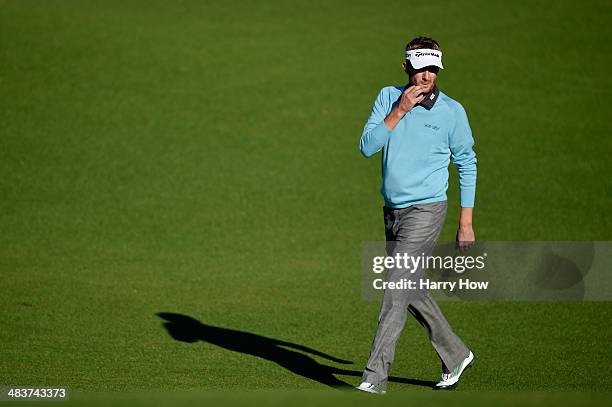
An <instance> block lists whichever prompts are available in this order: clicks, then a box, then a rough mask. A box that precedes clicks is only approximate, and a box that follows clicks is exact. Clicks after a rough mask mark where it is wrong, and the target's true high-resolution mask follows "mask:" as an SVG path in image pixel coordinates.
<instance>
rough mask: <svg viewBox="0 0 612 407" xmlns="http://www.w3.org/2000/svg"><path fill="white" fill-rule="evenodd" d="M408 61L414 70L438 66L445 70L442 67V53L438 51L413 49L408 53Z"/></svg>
mask: <svg viewBox="0 0 612 407" xmlns="http://www.w3.org/2000/svg"><path fill="white" fill-rule="evenodd" d="M406 59H407V60H409V61H410V64H411V65H412V66H413V67H414V69H421V68H423V67H426V66H437V67H438V68H440V69H444V67H443V66H442V51H438V50H437V49H411V50H410V51H406Z"/></svg>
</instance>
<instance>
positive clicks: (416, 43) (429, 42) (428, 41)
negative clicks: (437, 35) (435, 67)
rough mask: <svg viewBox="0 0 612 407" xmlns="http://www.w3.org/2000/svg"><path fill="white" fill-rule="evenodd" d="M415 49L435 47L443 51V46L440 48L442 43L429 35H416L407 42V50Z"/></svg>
mask: <svg viewBox="0 0 612 407" xmlns="http://www.w3.org/2000/svg"><path fill="white" fill-rule="evenodd" d="M413 49H435V50H438V51H442V48H440V44H438V41H436V40H434V39H433V38H429V37H416V38H413V39H412V40H410V42H409V43H408V44H406V51H410V50H413Z"/></svg>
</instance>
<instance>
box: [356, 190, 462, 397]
mask: <svg viewBox="0 0 612 407" xmlns="http://www.w3.org/2000/svg"><path fill="white" fill-rule="evenodd" d="M446 208H447V203H446V201H442V202H434V203H430V204H422V205H413V206H409V207H408V208H402V209H392V208H387V207H385V208H384V218H385V237H386V240H387V255H388V256H395V254H396V253H402V254H403V253H407V254H408V255H410V256H423V255H424V256H429V255H430V254H431V253H432V251H433V249H434V247H435V245H436V242H437V240H438V237H439V235H440V230H441V229H442V225H443V224H444V218H445V217H446ZM424 273H425V271H424V269H423V268H420V269H419V270H417V271H416V272H414V273H410V272H409V271H408V270H406V269H397V268H394V269H391V270H388V271H387V276H386V281H389V282H391V281H401V279H403V278H406V279H411V280H415V279H416V280H418V279H420V278H421V277H422V276H424ZM408 312H410V314H412V316H413V317H414V318H416V320H417V321H418V322H419V323H420V324H421V325H422V326H423V328H425V330H426V331H427V334H428V335H429V339H430V340H431V344H432V345H433V347H434V349H435V350H436V352H437V353H438V356H439V357H440V360H441V361H442V369H443V370H445V371H447V372H448V371H450V370H452V369H453V368H454V367H455V366H457V365H458V364H459V363H460V362H462V361H463V360H464V359H465V358H466V357H467V356H468V354H469V350H468V348H467V347H466V346H465V344H464V343H463V342H462V341H461V339H459V337H458V336H457V335H456V334H455V333H454V332H453V330H452V329H451V327H450V325H449V324H448V322H447V321H446V318H444V315H443V314H442V311H441V310H440V308H439V307H438V304H437V303H436V301H435V300H434V299H433V298H432V297H431V295H430V294H429V292H428V291H427V290H421V291H417V292H415V291H411V290H403V289H386V290H385V292H384V295H383V301H382V306H381V310H380V315H379V318H378V329H377V331H376V336H375V338H374V342H373V343H372V348H371V351H370V357H369V359H368V363H367V365H366V368H365V371H364V373H363V381H364V382H368V383H373V384H378V385H380V386H381V387H382V388H383V389H385V388H386V386H387V378H388V376H389V371H390V370H391V366H392V364H393V358H394V355H395V347H396V345H397V341H398V339H399V337H400V334H401V332H402V329H403V328H404V323H405V322H406V317H407V316H408Z"/></svg>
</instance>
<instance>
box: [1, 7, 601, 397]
mask: <svg viewBox="0 0 612 407" xmlns="http://www.w3.org/2000/svg"><path fill="white" fill-rule="evenodd" d="M611 12H612V5H611V4H610V2H606V1H585V2H567V1H557V2H553V1H534V2H531V1H529V2H528V1H524V2H514V3H511V4H509V3H508V4H507V3H504V2H491V1H473V2H451V1H447V2H429V3H427V2H424V3H423V2H422V3H418V4H408V3H406V2H400V1H395V2H387V3H385V4H384V5H383V4H382V3H381V4H377V3H373V2H371V1H368V2H366V1H359V2H354V1H351V2H349V1H333V2H325V1H314V2H301V3H299V2H290V1H274V2H273V1H267V2H246V1H238V2H225V1H207V2H197V1H183V2H178V1H177V2H170V3H168V2H161V1H147V2H145V1H139V2H135V1H132V2H127V3H126V2H119V1H105V2H98V3H90V2H78V1H74V2H72V1H5V0H2V1H0V38H2V41H1V45H0V89H2V91H1V95H2V98H0V138H1V141H2V144H1V147H0V171H1V174H2V177H1V179H0V231H1V233H0V276H1V277H2V286H1V294H0V310H1V312H0V324H1V326H2V329H1V330H0V345H1V346H2V350H1V351H0V352H1V353H0V354H1V357H0V385H2V384H6V385H68V386H70V387H71V389H72V390H73V391H74V392H76V394H77V395H78V394H79V392H109V391H110V392H123V391H129V392H149V391H196V392H197V391H204V390H215V391H218V392H220V393H215V394H227V393H228V392H227V390H229V389H233V390H234V391H238V390H249V389H250V390H255V389H267V390H269V391H271V392H272V393H273V394H276V393H274V392H273V390H275V389H277V390H279V391H280V390H282V391H281V392H280V393H279V394H281V395H282V394H289V396H279V397H280V398H279V399H278V400H281V399H282V400H285V399H284V398H282V397H288V398H291V397H301V396H299V395H298V396H296V395H295V394H296V393H292V391H293V390H313V391H316V390H324V389H325V388H326V387H325V386H324V385H322V384H321V383H319V382H317V381H316V380H310V379H308V378H306V377H304V376H302V375H299V374H295V373H292V372H290V371H289V370H288V369H286V368H283V367H281V366H279V365H278V364H276V363H274V362H272V361H269V360H265V359H262V358H258V357H254V356H252V355H249V354H245V353H243V352H232V351H230V350H227V349H224V348H223V347H219V346H215V345H212V344H210V343H206V342H204V341H198V342H195V343H185V342H180V341H176V340H174V339H172V338H171V337H170V336H169V335H168V332H167V331H166V330H165V329H164V327H163V326H162V322H163V321H162V319H161V318H159V317H158V316H157V313H160V312H174V313H180V314H183V315H187V316H190V317H192V318H195V319H197V320H198V321H200V322H202V323H205V324H209V325H213V326H217V327H221V328H227V329H235V330H239V331H243V332H248V333H253V334H258V335H262V336H265V337H267V338H273V339H277V340H283V341H288V342H291V343H294V344H299V345H303V346H308V347H310V348H313V349H316V350H318V351H321V352H324V353H326V354H329V355H333V356H335V357H337V358H341V359H345V360H348V361H351V362H353V364H351V365H344V364H341V363H336V362H330V361H326V360H325V359H322V358H320V357H317V356H315V357H314V359H315V360H317V361H319V362H320V363H323V364H326V365H329V366H333V367H336V368H342V369H348V370H352V371H353V373H352V374H348V375H340V374H338V375H336V377H337V378H338V379H340V380H343V381H346V382H348V383H350V384H357V383H358V381H359V377H358V376H356V374H358V372H360V371H361V369H362V368H363V365H364V363H365V361H366V358H367V356H368V351H369V345H370V342H371V340H372V336H373V334H374V329H375V323H376V316H377V314H378V305H377V304H376V303H368V302H363V301H361V300H360V281H359V277H360V270H359V268H360V249H361V242H362V241H367V240H382V239H383V238H384V236H383V233H382V231H383V229H382V216H381V209H380V206H381V205H382V202H381V198H380V196H379V194H378V189H379V182H380V176H379V165H380V162H379V161H378V158H374V159H370V160H366V159H364V158H363V157H361V155H360V153H359V151H358V140H359V136H360V134H361V130H362V128H363V125H364V123H365V120H366V119H367V116H368V114H369V110H370V107H371V103H372V101H373V99H374V97H375V95H376V94H377V92H378V90H379V89H380V88H381V87H382V86H386V85H391V84H402V83H403V82H404V81H405V78H404V76H403V73H402V71H401V67H400V64H401V62H402V61H401V58H402V49H403V46H404V44H405V42H406V41H407V40H409V39H410V38H411V37H413V36H415V35H419V34H429V35H431V36H433V37H435V38H437V39H438V40H439V42H440V43H441V44H442V47H443V49H444V50H445V67H446V69H445V70H444V71H442V73H441V75H440V77H439V86H440V88H441V89H442V90H443V91H445V92H446V93H447V94H448V95H450V96H451V97H454V98H456V99H458V100H459V101H460V102H461V103H462V104H463V105H464V106H465V108H466V110H467V112H468V114H469V118H470V121H471V126H472V129H473V132H474V137H475V139H476V151H477V154H478V165H479V174H478V189H477V208H476V212H475V230H476V234H477V238H479V239H483V240H484V239H486V240H537V239H540V240H612V234H611V230H612V218H611V217H610V216H609V209H610V207H611V206H612V178H610V176H609V172H610V165H609V157H610V156H611V155H612V142H611V141H610V132H611V130H612V128H611V126H610V122H609V117H608V116H609V112H610V108H611V107H612V97H611V96H612V86H611V85H612V79H611V77H610V75H609V73H608V67H609V66H610V63H611V62H612V58H611V57H610V53H609V52H608V49H609V43H610V41H611V40H612V29H611V28H610V24H609V21H608V20H609V18H608V16H609V15H610V13H611ZM479 54H486V55H487V58H488V63H477V64H474V60H475V59H474V56H475V55H479ZM523 61H527V62H526V63H522V62H523ZM448 195H449V213H448V216H447V222H446V225H445V228H444V230H443V232H442V239H443V240H449V239H453V238H454V234H455V227H456V226H455V225H456V222H457V219H458V191H457V182H456V177H454V176H453V177H452V179H451V185H450V188H449V194H448ZM442 307H443V310H444V311H445V313H446V314H447V317H448V319H449V320H450V321H451V323H452V324H453V326H454V327H455V329H456V331H457V332H458V333H459V334H460V335H461V336H462V337H463V338H464V339H465V341H466V343H467V344H468V345H469V346H470V347H471V348H473V349H474V351H475V352H476V354H477V356H478V358H479V361H478V365H477V366H476V367H475V368H474V369H473V370H472V371H470V372H469V373H468V374H467V375H466V377H465V379H464V380H462V383H461V387H460V389H461V391H462V392H464V393H465V394H466V395H464V396H461V397H467V398H469V397H472V396H473V398H474V400H477V399H478V396H477V395H478V394H485V393H487V392H492V393H491V394H492V395H491V396H490V397H492V398H491V399H490V400H498V399H501V398H504V397H505V395H507V394H511V395H516V397H517V399H518V400H520V399H521V397H522V398H524V400H527V399H529V400H536V401H535V402H538V400H540V401H541V402H547V401H549V402H550V401H551V400H557V399H558V397H557V398H555V397H556V396H554V394H553V393H555V392H560V391H564V392H565V391H568V392H572V394H578V396H576V398H572V397H568V398H567V399H565V401H566V402H568V403H572V402H573V401H576V402H577V403H578V402H579V400H582V397H587V396H588V397H598V396H593V394H596V392H599V391H610V390H612V385H611V383H612V382H611V381H610V380H609V375H608V374H607V372H608V370H609V363H610V360H611V359H612V350H611V349H612V348H610V346H609V343H611V342H612V329H611V328H610V323H609V320H610V317H611V316H612V304H611V303H610V302H605V303H510V302H505V303H503V302H499V303H490V302H487V303H484V302H483V303H479V302H471V303H469V302H462V303H444V304H442ZM355 372H356V373H355ZM393 374H394V375H395V376H399V377H403V378H410V379H418V380H425V381H429V380H435V379H436V378H437V377H438V375H439V362H438V361H437V357H436V356H435V353H434V351H433V350H432V349H431V347H430V346H429V344H428V341H427V338H426V336H425V333H424V332H423V331H422V329H421V328H420V327H419V326H418V325H417V323H416V322H414V321H409V322H408V324H407V327H406V330H405V333H404V335H403V337H402V339H401V343H400V345H399V348H398V353H397V360H396V363H395V366H394V369H393ZM390 391H391V393H402V394H403V393H405V398H404V399H408V400H410V399H414V400H421V399H423V398H429V397H447V396H430V394H431V393H424V392H423V391H427V392H429V390H428V389H426V388H425V387H422V386H414V385H409V384H406V383H391V385H390ZM542 392H543V393H542ZM329 393H332V392H325V394H329ZM459 393H461V392H459ZM459 393H457V394H459ZM541 393H542V394H544V396H540V394H541ZM198 394H199V393H198ZM206 394H207V393H205V394H204V396H201V397H204V400H209V399H207V397H213V398H214V397H217V396H207V395H206ZM266 394H268V393H266ZM297 394H300V393H297ZM303 394H311V393H303ZM317 394H318V393H317ZM470 394H471V395H472V396H469V395H470ZM487 394H489V393H487ZM291 395H293V396H291ZM75 397H76V398H77V399H78V396H75ZM196 397H200V396H196ZM260 397H262V399H266V398H267V397H272V398H274V397H275V396H268V395H265V394H264V395H262V396H260ZM317 397H320V396H317ZM326 397H327V396H326ZM329 397H342V396H331V395H329ZM347 397H349V396H347ZM351 397H352V396H351ZM398 397H403V396H398ZM458 397H459V396H458ZM483 397H485V398H486V397H489V396H483ZM513 397H514V396H513ZM539 397H543V399H540V398H539ZM404 399H401V400H404ZM211 400H212V399H211ZM347 400H349V401H346V402H347V403H348V402H350V400H352V399H347ZM390 400H400V399H392V398H391V399H390ZM466 400H467V399H466ZM525 402H527V401H525ZM398 403H399V401H398ZM483 403H485V402H483Z"/></svg>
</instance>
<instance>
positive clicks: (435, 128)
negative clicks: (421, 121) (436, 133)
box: [425, 123, 440, 130]
mask: <svg viewBox="0 0 612 407" xmlns="http://www.w3.org/2000/svg"><path fill="white" fill-rule="evenodd" d="M425 127H427V128H428V129H432V130H440V127H438V126H436V125H433V124H427V123H425Z"/></svg>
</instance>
